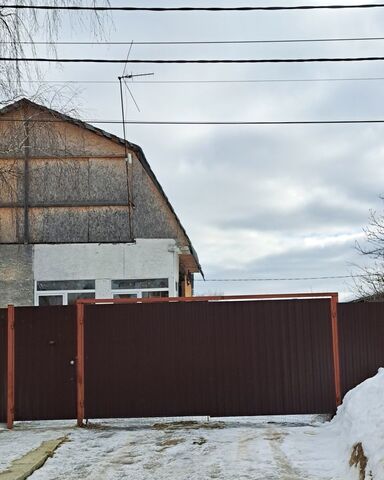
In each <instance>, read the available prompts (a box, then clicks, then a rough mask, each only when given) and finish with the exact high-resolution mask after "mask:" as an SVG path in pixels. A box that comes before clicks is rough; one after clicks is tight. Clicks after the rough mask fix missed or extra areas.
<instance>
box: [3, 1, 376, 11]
mask: <svg viewBox="0 0 384 480" xmlns="http://www.w3.org/2000/svg"><path fill="white" fill-rule="evenodd" d="M382 7H384V4H382V3H366V4H357V5H345V4H340V5H292V6H240V7H127V6H96V5H94V6H81V5H60V6H59V5H20V4H13V5H5V4H0V8H9V9H15V10H70V11H81V10H83V11H93V12H249V11H270V12H272V11H282V10H343V9H362V8H366V9H369V8H382Z"/></svg>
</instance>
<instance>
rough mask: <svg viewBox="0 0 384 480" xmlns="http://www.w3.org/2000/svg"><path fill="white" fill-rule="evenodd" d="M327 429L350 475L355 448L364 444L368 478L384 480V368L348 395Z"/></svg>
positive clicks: (353, 468) (354, 469)
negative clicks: (352, 454)
mask: <svg viewBox="0 0 384 480" xmlns="http://www.w3.org/2000/svg"><path fill="white" fill-rule="evenodd" d="M326 428H328V430H329V431H331V432H333V433H334V434H335V436H337V437H338V439H339V441H340V444H341V445H342V448H343V457H342V458H343V459H344V461H345V468H346V471H349V473H351V469H350V468H349V459H350V457H351V452H352V449H353V447H354V445H356V444H357V443H360V442H361V444H362V446H363V449H364V453H365V456H366V457H367V459H368V463H367V468H366V478H367V479H368V478H373V479H374V480H383V479H384V368H380V369H379V371H378V373H377V374H376V375H375V376H374V377H372V378H369V379H368V380H365V381H364V382H362V383H361V384H360V385H358V386H357V387H355V388H354V389H352V390H350V391H349V392H348V393H347V394H346V395H345V397H344V400H343V403H342V405H341V406H340V407H339V408H338V409H337V414H336V416H335V418H334V419H333V420H332V422H331V423H330V424H329V426H328V427H326ZM354 471H355V472H356V473H357V469H356V468H355V467H352V473H355V472H354ZM370 472H371V473H372V477H371V476H370ZM354 477H355V478H358V476H357V475H353V477H352V478H354Z"/></svg>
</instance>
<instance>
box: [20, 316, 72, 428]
mask: <svg viewBox="0 0 384 480" xmlns="http://www.w3.org/2000/svg"><path fill="white" fill-rule="evenodd" d="M15 344H16V348H15V385H16V388H15V420H35V419H36V420H50V419H69V418H76V365H75V358H76V312H75V308H74V307H19V308H17V309H16V312H15Z"/></svg>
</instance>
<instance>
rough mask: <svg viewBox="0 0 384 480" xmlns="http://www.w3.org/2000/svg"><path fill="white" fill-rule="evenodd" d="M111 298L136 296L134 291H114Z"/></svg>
mask: <svg viewBox="0 0 384 480" xmlns="http://www.w3.org/2000/svg"><path fill="white" fill-rule="evenodd" d="M113 298H137V294H136V293H115V294H114V295H113Z"/></svg>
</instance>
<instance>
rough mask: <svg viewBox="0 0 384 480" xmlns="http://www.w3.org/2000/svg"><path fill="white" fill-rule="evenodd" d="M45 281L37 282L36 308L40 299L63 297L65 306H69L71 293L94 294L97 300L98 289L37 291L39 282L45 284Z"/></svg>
mask: <svg viewBox="0 0 384 480" xmlns="http://www.w3.org/2000/svg"><path fill="white" fill-rule="evenodd" d="M43 281H45V280H37V281H35V306H36V307H38V306H39V297H55V296H61V297H62V298H63V305H68V294H71V293H93V294H94V295H95V298H96V289H92V290H37V284H38V282H43ZM47 281H48V280H47ZM64 281H65V280H64Z"/></svg>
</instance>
